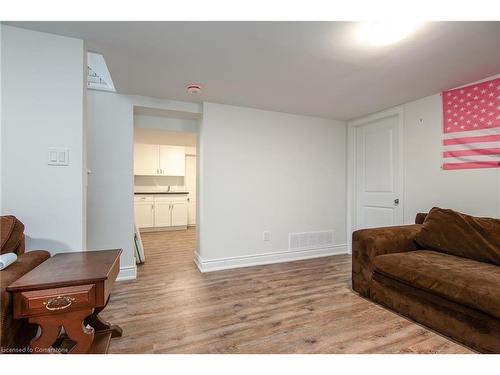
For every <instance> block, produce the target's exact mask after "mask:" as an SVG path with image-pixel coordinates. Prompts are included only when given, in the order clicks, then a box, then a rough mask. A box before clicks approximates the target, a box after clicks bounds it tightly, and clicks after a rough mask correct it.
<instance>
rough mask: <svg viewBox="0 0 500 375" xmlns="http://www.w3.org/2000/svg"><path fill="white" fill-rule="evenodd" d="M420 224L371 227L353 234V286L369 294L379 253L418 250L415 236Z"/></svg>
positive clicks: (362, 292) (363, 293)
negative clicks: (374, 264) (374, 262)
mask: <svg viewBox="0 0 500 375" xmlns="http://www.w3.org/2000/svg"><path fill="white" fill-rule="evenodd" d="M421 228H422V225H420V224H414V225H402V226H397V227H383V228H370V229H361V230H358V231H355V232H354V233H353V234H352V288H353V289H354V290H355V291H356V292H358V293H360V294H361V295H364V296H368V294H369V291H370V285H371V282H372V274H373V259H374V258H375V257H376V256H377V255H382V254H390V253H402V252H407V251H413V250H417V244H416V243H415V237H416V235H417V234H418V232H419V231H420V229H421Z"/></svg>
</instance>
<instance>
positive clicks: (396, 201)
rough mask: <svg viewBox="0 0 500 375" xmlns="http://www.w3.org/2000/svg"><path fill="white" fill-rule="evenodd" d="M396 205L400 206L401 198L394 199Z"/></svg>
mask: <svg viewBox="0 0 500 375" xmlns="http://www.w3.org/2000/svg"><path fill="white" fill-rule="evenodd" d="M394 205H395V206H399V198H396V199H394Z"/></svg>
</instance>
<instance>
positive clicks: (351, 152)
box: [346, 106, 406, 253]
mask: <svg viewBox="0 0 500 375" xmlns="http://www.w3.org/2000/svg"><path fill="white" fill-rule="evenodd" d="M392 116H398V154H399V155H398V156H399V160H398V169H399V186H400V187H401V191H400V192H399V195H400V197H401V198H400V206H399V207H400V209H401V218H402V221H404V203H405V201H406V189H405V185H404V181H405V178H404V109H403V106H398V107H394V108H391V109H387V110H385V111H381V112H378V113H374V114H372V115H368V116H366V117H363V118H359V119H355V120H352V121H349V122H348V123H347V220H346V226H347V228H346V230H347V249H348V252H349V253H352V236H351V233H352V232H353V231H354V228H355V224H356V165H355V160H356V129H357V128H358V127H359V126H363V125H366V124H367V123H370V122H373V121H377V120H381V119H384V118H387V117H392ZM401 224H402V223H401Z"/></svg>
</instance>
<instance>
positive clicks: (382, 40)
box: [357, 21, 422, 46]
mask: <svg viewBox="0 0 500 375" xmlns="http://www.w3.org/2000/svg"><path fill="white" fill-rule="evenodd" d="M421 25H422V23H421V22H415V21H413V22H412V21H398V22H391V21H387V22H383V21H380V22H361V23H360V25H359V29H358V34H357V36H358V39H359V40H361V41H363V42H365V43H368V44H371V45H375V46H383V45H388V44H393V43H396V42H399V41H400V40H402V39H404V38H406V37H407V36H409V35H410V34H411V33H413V32H415V31H416V30H417V29H418V28H419V27H420V26H421Z"/></svg>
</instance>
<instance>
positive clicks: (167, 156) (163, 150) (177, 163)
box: [160, 145, 186, 176]
mask: <svg viewBox="0 0 500 375" xmlns="http://www.w3.org/2000/svg"><path fill="white" fill-rule="evenodd" d="M160 174H161V175H162V176H185V175H186V150H185V149H184V147H180V146H163V145H160Z"/></svg>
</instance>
